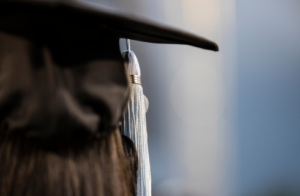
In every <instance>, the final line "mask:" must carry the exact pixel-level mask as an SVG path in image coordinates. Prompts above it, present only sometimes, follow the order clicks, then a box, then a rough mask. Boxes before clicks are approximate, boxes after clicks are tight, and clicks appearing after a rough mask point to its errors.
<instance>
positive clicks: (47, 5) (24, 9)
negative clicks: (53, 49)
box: [0, 0, 219, 51]
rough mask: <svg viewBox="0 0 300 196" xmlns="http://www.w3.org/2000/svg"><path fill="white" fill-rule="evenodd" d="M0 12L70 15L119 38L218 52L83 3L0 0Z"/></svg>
mask: <svg viewBox="0 0 300 196" xmlns="http://www.w3.org/2000/svg"><path fill="white" fill-rule="evenodd" d="M0 12H2V15H5V14H12V13H14V14H19V13H26V14H36V13H49V14H51V15H52V16H60V17H71V16H72V17H73V18H74V21H75V23H76V20H77V19H78V20H79V21H82V20H84V21H86V22H87V23H89V24H90V27H92V28H96V29H97V28H108V29H110V30H111V31H112V32H114V33H115V34H116V35H117V36H118V37H121V38H129V39H133V40H139V41H145V42H153V43H169V44H187V45H191V46H195V47H199V48H203V49H208V50H213V51H218V50H219V49H218V45H217V44H216V43H214V42H212V41H210V40H208V39H205V38H203V37H200V36H197V35H194V34H191V33H188V32H185V31H182V30H179V29H175V28H172V27H168V26H167V25H162V24H159V23H156V22H152V21H150V20H147V19H143V18H138V17H136V16H130V15H128V14H124V13H122V12H121V11H120V10H113V9H108V8H103V7H101V6H100V5H99V4H91V3H89V2H87V1H75V0H0ZM41 22H42V21H41Z"/></svg>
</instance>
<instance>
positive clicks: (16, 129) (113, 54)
mask: <svg viewBox="0 0 300 196" xmlns="http://www.w3.org/2000/svg"><path fill="white" fill-rule="evenodd" d="M3 24H5V23H3ZM49 24H50V23H49ZM2 27H3V26H2ZM7 28H8V26H7ZM2 29H3V28H2ZM50 29H51V28H50ZM82 29H84V28H82ZM15 30H17V29H15ZM71 30H72V29H71ZM9 31H12V29H10V30H9ZM86 31H87V32H86ZM46 32H47V28H42V27H36V28H35V31H31V30H30V29H29V31H28V32H27V33H28V34H27V35H28V37H30V38H28V37H27V36H26V37H24V36H19V35H17V34H12V33H8V30H7V31H1V30H0V125H1V127H0V134H8V135H11V134H12V135H20V136H22V137H26V138H32V139H39V140H43V139H45V140H52V139H53V140H63V141H66V140H72V141H73V140H78V139H83V138H89V137H95V136H97V134H101V131H105V130H111V129H115V128H116V127H117V126H118V122H119V120H120V118H121V116H122V114H123V111H124V108H125V106H126V103H127V101H128V96H129V91H130V89H129V83H128V78H127V74H126V70H125V68H124V62H123V60H122V57H121V55H120V52H119V43H118V38H117V37H115V36H114V35H113V34H111V33H110V32H107V31H106V30H102V31H97V32H94V31H93V30H91V31H90V30H89V29H85V30H84V31H83V32H77V33H76V34H75V35H72V34H68V35H69V36H67V35H65V34H64V33H62V34H60V32H55V31H53V30H52V31H50V32H48V33H46ZM70 33H71V32H70ZM86 33H87V34H86ZM95 33H96V34H97V35H98V39H90V37H89V36H87V35H92V36H93V35H94V34H95ZM99 131H100V132H99Z"/></svg>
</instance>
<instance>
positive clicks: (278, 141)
mask: <svg viewBox="0 0 300 196" xmlns="http://www.w3.org/2000/svg"><path fill="white" fill-rule="evenodd" d="M89 1H91V2H97V3H101V4H102V5H104V6H108V7H111V8H112V9H120V10H122V11H123V12H126V13H131V14H133V15H138V16H142V17H146V18H149V19H152V20H155V21H159V22H161V23H163V24H168V25H171V26H174V27H177V28H180V29H184V30H187V31H190V32H193V33H195V34H198V35H201V36H204V37H206V38H208V39H211V40H214V41H215V42H217V43H218V44H219V46H220V52H217V53H216V52H211V51H205V50H201V49H197V48H194V47H190V46H181V45H161V44H150V43H142V42H137V41H131V45H132V47H131V48H132V50H133V51H134V52H135V53H136V55H137V57H138V59H139V62H140V66H141V69H142V83H143V88H144V92H145V95H146V96H147V97H148V99H149V101H150V109H149V111H148V113H147V123H148V134H149V151H150V160H151V169H152V179H153V196H171V195H172V196H299V195H300V88H299V84H300V1H299V0H226V1H225V0H151V1H150V0H148V1H146V0H89Z"/></svg>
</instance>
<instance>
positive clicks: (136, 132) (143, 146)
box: [121, 50, 151, 196]
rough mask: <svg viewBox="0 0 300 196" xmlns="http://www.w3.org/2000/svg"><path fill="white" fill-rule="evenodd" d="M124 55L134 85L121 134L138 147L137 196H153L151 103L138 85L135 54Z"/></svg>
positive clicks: (139, 72)
mask: <svg viewBox="0 0 300 196" xmlns="http://www.w3.org/2000/svg"><path fill="white" fill-rule="evenodd" d="M122 55H123V57H124V58H125V62H126V65H127V70H128V74H129V75H130V77H131V79H132V81H133V83H132V86H131V95H130V99H129V102H128V106H127V109H126V111H125V113H124V119H123V123H122V128H121V133H122V134H123V135H126V136H127V137H129V138H130V139H131V140H132V141H133V142H134V144H135V145H136V149H137V154H138V158H139V168H138V177H137V195H138V196H151V171H150V162H149V151H148V135H147V125H146V111H147V110H148V105H149V102H148V99H147V98H146V97H145V96H144V94H143V87H142V86H141V84H138V83H140V76H141V70H140V66H139V63H138V60H137V58H136V56H135V54H134V52H132V51H130V50H129V51H126V52H124V53H123V54H122Z"/></svg>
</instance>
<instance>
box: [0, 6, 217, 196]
mask: <svg viewBox="0 0 300 196" xmlns="http://www.w3.org/2000/svg"><path fill="white" fill-rule="evenodd" d="M119 38H127V39H133V40H138V41H144V42H151V43H167V44H186V45H191V46H195V47H199V48H202V49H207V50H212V51H218V46H217V44H215V43H214V42H212V41H210V40H207V39H205V38H203V37H200V36H197V35H194V34H191V33H188V32H185V31H182V30H179V29H175V28H172V27H168V26H166V25H162V24H159V23H156V22H152V21H150V20H147V19H144V18H139V17H136V16H131V15H129V14H125V13H122V12H120V11H119V10H114V9H110V8H106V7H101V6H100V5H98V4H95V3H89V2H85V1H76V0H39V1H38V0H0V73H1V74H0V123H1V124H0V134H8V135H19V136H22V137H25V138H29V139H38V140H45V141H49V140H51V141H53V140H59V141H72V140H81V139H83V138H93V137H99V135H100V134H101V132H99V130H101V131H102V130H112V129H115V128H116V127H118V126H119V122H120V120H121V119H122V118H123V123H122V129H121V132H122V133H123V134H124V135H127V136H128V137H130V138H131V139H132V140H133V142H134V143H135V144H136V147H137V152H138V156H139V172H138V195H143V196H149V195H151V175H150V164H149V154H148V144H147V132H146V117H145V113H146V110H147V107H148V101H147V98H145V97H144V94H143V89H142V87H141V78H140V76H141V74H140V68H139V65H138V61H137V58H136V56H135V55H134V53H133V52H132V51H131V50H130V48H129V47H128V50H127V51H126V52H125V53H124V54H123V57H124V59H123V58H122V56H121V55H120V52H119ZM124 61H125V64H126V66H124ZM8 84H9V85H8Z"/></svg>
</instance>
